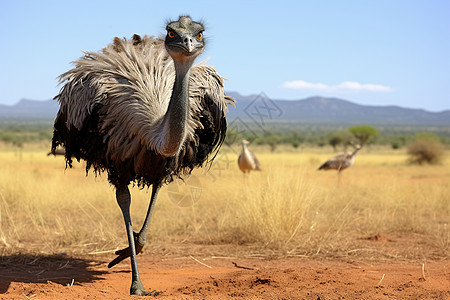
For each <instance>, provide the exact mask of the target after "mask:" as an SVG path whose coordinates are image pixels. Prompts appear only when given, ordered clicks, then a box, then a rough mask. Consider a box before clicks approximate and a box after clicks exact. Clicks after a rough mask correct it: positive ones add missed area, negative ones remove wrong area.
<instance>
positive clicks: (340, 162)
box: [318, 145, 361, 180]
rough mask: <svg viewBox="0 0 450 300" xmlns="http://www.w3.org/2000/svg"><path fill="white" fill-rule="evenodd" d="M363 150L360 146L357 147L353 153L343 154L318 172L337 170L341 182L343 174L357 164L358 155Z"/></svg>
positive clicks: (330, 160) (322, 166) (331, 159)
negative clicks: (356, 157)
mask: <svg viewBox="0 0 450 300" xmlns="http://www.w3.org/2000/svg"><path fill="white" fill-rule="evenodd" d="M360 149H361V146H360V145H356V146H355V150H354V151H353V152H350V151H349V152H341V153H339V154H338V155H336V156H335V157H332V158H330V159H329V160H327V161H326V162H325V163H324V164H323V165H321V166H320V167H319V169H318V170H337V171H338V178H339V180H340V176H341V172H342V171H343V170H345V169H347V168H348V167H350V166H351V165H353V163H354V162H355V156H356V153H358V151H359V150H360Z"/></svg>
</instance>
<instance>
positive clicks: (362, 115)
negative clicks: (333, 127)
mask: <svg viewBox="0 0 450 300" xmlns="http://www.w3.org/2000/svg"><path fill="white" fill-rule="evenodd" d="M227 94H228V95H230V96H232V97H234V98H235V99H236V101H237V104H236V108H230V112H229V115H228V118H229V119H230V120H232V119H235V118H241V119H253V120H254V121H255V122H258V121H263V122H277V121H279V122H287V121H289V122H296V123H311V124H324V125H327V124H342V125H352V124H370V125H412V126H416V125H419V126H450V110H446V111H442V112H429V111H426V110H423V109H411V108H403V107H399V106H369V105H360V104H356V103H353V102H350V101H347V100H342V99H337V98H324V97H310V98H307V99H302V100H293V101H288V100H277V99H269V98H268V97H267V96H266V95H264V94H260V95H250V96H243V95H240V94H239V93H236V92H227ZM58 108H59V105H58V102H57V101H53V100H47V101H35V100H28V99H22V100H20V101H19V102H18V103H17V104H15V105H12V106H8V105H0V119H2V120H30V119H33V120H53V119H54V118H55V116H56V113H57V111H58Z"/></svg>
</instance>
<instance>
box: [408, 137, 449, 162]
mask: <svg viewBox="0 0 450 300" xmlns="http://www.w3.org/2000/svg"><path fill="white" fill-rule="evenodd" d="M408 154H409V156H410V158H409V162H410V163H414V164H419V165H422V164H424V163H428V164H439V163H440V162H441V161H442V158H443V156H444V148H443V146H442V144H441V143H440V142H439V141H437V140H435V139H429V138H423V137H422V138H417V139H416V140H415V141H414V142H412V143H411V144H410V145H409V147H408Z"/></svg>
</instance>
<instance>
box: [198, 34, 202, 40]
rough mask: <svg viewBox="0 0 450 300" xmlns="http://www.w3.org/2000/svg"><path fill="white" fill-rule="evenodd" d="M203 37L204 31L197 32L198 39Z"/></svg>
mask: <svg viewBox="0 0 450 300" xmlns="http://www.w3.org/2000/svg"><path fill="white" fill-rule="evenodd" d="M202 37H203V33H201V32H199V33H198V34H197V39H198V40H201V39H202Z"/></svg>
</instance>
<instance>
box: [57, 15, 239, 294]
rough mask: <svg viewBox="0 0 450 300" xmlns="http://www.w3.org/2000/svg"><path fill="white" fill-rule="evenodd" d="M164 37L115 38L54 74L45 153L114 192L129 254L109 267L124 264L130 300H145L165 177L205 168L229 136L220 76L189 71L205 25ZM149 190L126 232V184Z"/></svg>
mask: <svg viewBox="0 0 450 300" xmlns="http://www.w3.org/2000/svg"><path fill="white" fill-rule="evenodd" d="M166 30H167V35H166V36H165V38H153V37H147V36H145V37H143V38H141V37H140V36H138V35H134V36H133V38H132V39H131V40H126V39H125V38H124V39H119V38H117V37H116V38H114V42H113V43H112V44H111V45H108V46H107V47H106V48H104V49H103V50H102V51H101V52H85V55H84V57H82V58H80V59H79V60H77V61H76V66H75V68H73V69H71V70H69V71H68V72H66V73H64V74H62V75H61V76H60V81H61V83H64V82H66V81H67V82H66V83H65V85H64V86H63V87H62V88H61V92H60V94H59V95H57V96H56V97H55V99H57V100H58V101H59V103H60V109H59V112H58V115H57V117H56V120H55V124H54V132H53V141H52V152H53V153H54V154H56V147H57V146H59V145H62V146H64V147H65V149H66V153H65V158H66V165H67V166H69V167H71V166H72V158H73V157H74V158H75V159H77V160H78V161H79V160H80V159H84V160H86V171H88V170H89V169H90V168H91V167H92V168H93V169H94V172H95V173H99V172H103V171H105V172H107V174H108V180H109V182H110V183H111V184H113V185H114V186H115V188H116V198H117V202H118V204H119V206H120V209H121V211H122V214H123V217H124V220H125V226H126V231H127V236H128V245H129V247H127V248H125V249H122V250H119V251H117V252H116V254H117V255H118V256H117V257H116V258H115V259H114V260H113V261H111V262H110V263H109V265H108V267H112V266H114V265H116V264H117V263H119V262H120V261H122V260H123V259H125V258H127V257H131V268H132V283H131V288H130V293H131V294H134V295H148V294H149V292H148V291H146V290H145V288H144V286H143V284H142V282H141V279H140V277H139V271H138V265H137V262H136V254H138V253H140V252H141V251H142V248H143V247H144V245H145V242H146V237H147V229H148V227H149V222H150V218H151V215H152V212H153V208H154V205H155V200H156V198H157V195H158V192H159V190H160V187H161V185H162V184H164V183H168V182H171V181H172V180H173V177H179V176H182V175H187V174H189V173H191V171H192V169H193V168H194V167H201V166H203V165H204V164H205V163H210V162H211V161H212V160H213V159H214V157H215V155H214V153H216V152H217V151H218V149H219V147H220V146H221V145H222V143H223V141H224V138H225V133H226V129H227V124H226V119H225V112H226V111H227V105H230V104H231V105H234V99H233V98H231V97H228V96H225V94H224V91H223V78H222V77H221V76H219V74H218V73H217V72H216V70H215V69H214V68H213V67H211V66H207V65H195V66H192V65H193V62H194V60H195V58H196V57H197V56H198V55H199V54H201V53H202V52H203V49H204V47H205V41H204V38H203V31H204V27H203V25H202V24H201V23H198V22H194V21H192V20H191V18H190V17H189V16H181V17H180V18H179V20H178V21H174V22H170V23H168V24H167V26H166ZM131 182H135V183H136V184H137V185H138V186H140V187H145V186H146V187H150V185H151V186H152V195H151V199H150V204H149V208H148V211H147V215H146V218H145V221H144V224H143V226H142V229H141V230H140V231H139V233H136V232H133V229H132V225H131V217H130V209H129V208H130V203H131V197H130V192H129V189H128V185H129V184H130V183H131Z"/></svg>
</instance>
